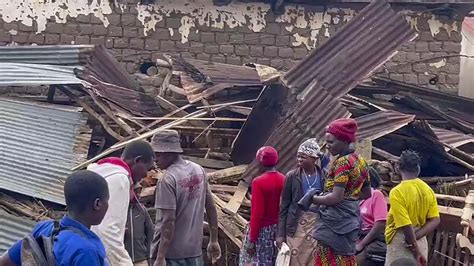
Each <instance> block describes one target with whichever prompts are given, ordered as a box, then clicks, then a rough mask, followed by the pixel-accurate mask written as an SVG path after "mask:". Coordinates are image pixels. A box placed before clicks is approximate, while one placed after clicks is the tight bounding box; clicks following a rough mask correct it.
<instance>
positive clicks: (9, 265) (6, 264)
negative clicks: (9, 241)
mask: <svg viewBox="0 0 474 266" xmlns="http://www.w3.org/2000/svg"><path fill="white" fill-rule="evenodd" d="M0 265H1V266H16V264H15V263H13V261H12V260H11V259H10V256H9V255H8V252H5V254H3V256H1V257H0Z"/></svg>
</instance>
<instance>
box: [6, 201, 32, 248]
mask: <svg viewBox="0 0 474 266" xmlns="http://www.w3.org/2000/svg"><path fill="white" fill-rule="evenodd" d="M0 221H2V222H1V224H0V254H3V253H4V252H5V251H7V250H8V249H9V248H10V247H11V246H12V245H13V244H15V243H16V242H17V241H18V240H20V239H22V238H23V237H25V236H26V235H28V234H29V233H31V230H33V227H34V226H35V224H36V222H35V221H33V220H30V219H28V218H26V217H19V216H15V215H13V214H10V213H8V212H6V211H4V210H2V209H1V208H0Z"/></svg>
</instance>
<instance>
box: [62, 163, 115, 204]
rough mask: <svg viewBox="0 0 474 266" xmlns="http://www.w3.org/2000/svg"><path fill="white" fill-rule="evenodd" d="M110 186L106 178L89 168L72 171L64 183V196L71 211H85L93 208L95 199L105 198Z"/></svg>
mask: <svg viewBox="0 0 474 266" xmlns="http://www.w3.org/2000/svg"><path fill="white" fill-rule="evenodd" d="M108 194H109V188H108V186H107V182H106V181H105V178H103V177H102V176H100V175H99V174H97V173H94V172H92V171H89V170H82V171H77V172H74V173H72V174H71V175H70V176H69V177H68V178H67V179H66V183H65V184H64V198H65V199H66V206H67V208H68V210H69V211H73V212H77V213H83V212H84V211H86V210H87V209H88V208H92V205H93V203H94V200H96V199H97V198H105V197H107V195H108Z"/></svg>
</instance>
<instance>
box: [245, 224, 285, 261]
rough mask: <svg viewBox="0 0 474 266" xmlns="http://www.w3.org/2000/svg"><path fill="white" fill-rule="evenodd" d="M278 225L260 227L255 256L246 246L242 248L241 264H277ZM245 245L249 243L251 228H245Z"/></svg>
mask: <svg viewBox="0 0 474 266" xmlns="http://www.w3.org/2000/svg"><path fill="white" fill-rule="evenodd" d="M277 230H278V225H277V224H274V225H269V226H265V227H262V229H260V234H259V236H258V239H257V242H256V243H255V249H256V252H255V254H254V255H253V256H250V255H249V254H248V253H247V250H246V249H245V248H242V249H241V250H240V256H239V265H240V266H273V265H275V261H276V257H277V255H278V249H277V247H276V246H275V239H276V233H277ZM245 231H246V232H245V237H244V246H245V245H246V244H248V243H249V241H250V240H249V232H250V228H249V226H247V229H246V230H245Z"/></svg>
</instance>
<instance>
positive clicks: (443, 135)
mask: <svg viewBox="0 0 474 266" xmlns="http://www.w3.org/2000/svg"><path fill="white" fill-rule="evenodd" d="M431 129H432V130H433V132H434V133H435V134H436V137H438V139H439V141H441V142H443V143H445V144H448V145H450V146H453V147H455V148H457V147H460V146H463V145H465V144H468V143H474V137H473V136H471V135H466V134H463V133H459V132H455V131H452V130H448V129H444V128H439V127H434V126H431ZM446 150H449V148H446Z"/></svg>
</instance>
